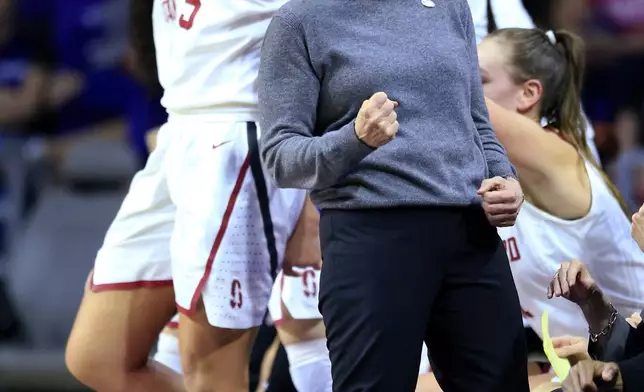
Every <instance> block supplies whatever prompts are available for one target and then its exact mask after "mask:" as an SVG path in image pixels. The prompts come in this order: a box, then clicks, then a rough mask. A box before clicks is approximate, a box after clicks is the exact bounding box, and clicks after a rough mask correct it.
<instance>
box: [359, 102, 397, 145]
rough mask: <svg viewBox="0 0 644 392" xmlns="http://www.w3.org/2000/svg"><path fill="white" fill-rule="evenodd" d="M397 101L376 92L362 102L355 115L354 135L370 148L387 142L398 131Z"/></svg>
mask: <svg viewBox="0 0 644 392" xmlns="http://www.w3.org/2000/svg"><path fill="white" fill-rule="evenodd" d="M397 107H398V102H396V101H392V100H390V99H389V97H388V96H387V94H385V93H383V92H377V93H375V94H374V95H372V96H371V98H369V99H368V100H366V101H364V102H363V103H362V106H361V107H360V111H359V112H358V116H357V117H356V123H355V131H356V136H358V139H360V140H361V141H362V142H363V143H364V144H366V145H368V146H369V147H371V148H378V147H380V146H382V145H384V144H387V143H389V141H391V140H392V139H393V138H394V137H396V133H398V120H397V119H398V115H397V114H396V111H395V109H396V108H397Z"/></svg>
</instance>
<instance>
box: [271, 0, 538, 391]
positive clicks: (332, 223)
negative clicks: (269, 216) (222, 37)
mask: <svg viewBox="0 0 644 392" xmlns="http://www.w3.org/2000/svg"><path fill="white" fill-rule="evenodd" d="M259 99H260V111H261V121H260V126H261V129H262V140H261V152H262V157H263V160H264V164H265V165H266V168H267V170H268V172H269V173H270V175H271V176H272V178H273V179H274V180H275V182H276V183H277V184H278V186H280V187H284V188H303V189H308V190H310V191H311V197H312V199H313V201H314V202H315V203H316V204H317V205H318V207H320V208H321V209H322V215H321V218H320V242H321V245H322V254H323V260H324V265H323V267H322V268H323V269H322V278H321V279H322V280H321V287H320V310H321V312H322V315H323V318H324V323H325V325H326V327H327V338H328V347H329V351H330V357H331V362H332V373H333V384H334V388H333V389H334V391H339V392H349V391H351V392H354V391H356V392H357V391H381V392H407V391H414V389H415V385H416V377H417V372H418V366H419V357H420V351H421V342H422V341H423V340H425V341H426V342H427V344H428V346H429V350H430V352H431V355H432V361H433V362H434V364H435V365H436V366H437V367H438V368H440V370H441V377H439V381H440V383H441V385H442V386H443V389H444V390H447V391H450V392H457V391H463V392H474V391H475V392H488V391H489V392H492V391H494V392H499V391H509V392H510V391H511V392H522V391H528V382H527V374H526V352H525V343H524V337H523V327H522V322H521V313H520V307H519V302H518V298H517V294H516V290H515V288H514V283H513V280H512V276H511V273H510V269H509V264H508V260H507V257H506V254H505V250H504V248H503V245H502V243H501V241H500V240H499V237H498V236H497V234H496V229H495V227H494V226H504V225H512V224H514V220H515V218H516V215H517V213H518V210H519V207H520V205H521V202H522V200H523V194H522V192H521V188H520V186H519V184H518V182H517V181H516V180H515V179H514V177H515V175H516V174H515V170H514V168H513V167H512V165H511V164H510V163H509V161H508V158H507V157H506V155H505V152H504V150H503V147H502V146H501V145H500V144H499V142H498V141H497V139H496V137H495V134H494V130H493V129H492V128H491V126H490V123H489V121H488V114H487V109H486V107H485V100H484V97H483V90H482V86H481V80H480V76H479V69H478V59H477V55H476V44H475V38H474V28H473V23H472V17H471V15H470V11H469V8H468V5H467V2H466V0H435V1H430V0H292V1H291V2H289V3H287V4H286V5H285V6H284V7H283V8H282V9H281V10H280V11H279V12H278V13H277V15H276V16H275V18H274V19H273V21H272V22H271V24H270V26H269V28H268V31H267V33H266V38H265V41H264V46H263V49H262V58H261V66H260V74H259ZM526 148H528V146H526Z"/></svg>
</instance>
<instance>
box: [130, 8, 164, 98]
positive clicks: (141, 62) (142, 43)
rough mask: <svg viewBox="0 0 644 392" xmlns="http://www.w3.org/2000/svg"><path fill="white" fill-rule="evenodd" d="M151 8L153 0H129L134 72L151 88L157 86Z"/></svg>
mask: <svg viewBox="0 0 644 392" xmlns="http://www.w3.org/2000/svg"><path fill="white" fill-rule="evenodd" d="M153 8H154V0H130V42H131V46H132V50H133V52H134V59H135V61H134V67H135V70H136V74H137V75H138V76H140V77H141V78H143V79H144V80H143V82H144V83H146V84H147V85H149V86H150V87H151V88H158V83H159V82H158V77H157V63H156V49H155V46H154V30H153V26H152V11H153Z"/></svg>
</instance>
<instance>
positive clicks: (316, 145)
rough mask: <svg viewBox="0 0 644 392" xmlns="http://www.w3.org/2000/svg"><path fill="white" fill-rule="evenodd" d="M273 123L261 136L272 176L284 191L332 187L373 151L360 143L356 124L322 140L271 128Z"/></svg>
mask: <svg viewBox="0 0 644 392" xmlns="http://www.w3.org/2000/svg"><path fill="white" fill-rule="evenodd" d="M270 123H271V122H270V121H268V122H267V123H265V124H267V128H268V131H267V132H266V133H265V134H264V135H265V136H263V137H262V158H263V160H264V165H265V166H266V169H267V170H268V172H269V173H270V175H271V177H272V178H273V179H274V180H275V183H276V184H277V186H279V187H282V188H300V189H321V188H325V187H329V186H332V185H333V184H335V182H336V181H337V180H338V179H339V178H340V177H342V176H343V175H345V174H347V173H348V172H349V171H351V170H352V169H353V168H354V167H355V166H357V164H358V163H359V162H360V161H361V160H362V159H364V157H366V156H367V155H368V154H369V153H371V152H372V151H373V150H372V149H371V148H370V147H368V146H366V145H365V144H363V143H362V142H360V141H359V140H358V138H357V136H356V135H355V132H354V130H353V126H354V125H353V122H351V123H349V124H347V125H345V126H344V127H342V128H340V129H339V130H337V131H333V132H328V133H326V134H325V135H324V136H321V137H314V136H304V135H301V134H298V132H294V131H293V130H289V129H284V128H282V129H280V128H279V127H274V126H273V127H271V125H270ZM285 128H286V127H285ZM265 129H266V128H265Z"/></svg>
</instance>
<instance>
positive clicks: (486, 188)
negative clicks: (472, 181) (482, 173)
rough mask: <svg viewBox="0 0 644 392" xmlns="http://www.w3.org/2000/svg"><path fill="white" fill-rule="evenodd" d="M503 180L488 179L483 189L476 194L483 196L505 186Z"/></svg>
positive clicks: (499, 178) (484, 181) (482, 184)
mask: <svg viewBox="0 0 644 392" xmlns="http://www.w3.org/2000/svg"><path fill="white" fill-rule="evenodd" d="M502 180H503V179H502V178H501V177H494V178H487V179H485V180H483V182H482V183H481V187H480V188H479V190H478V191H476V193H478V194H479V195H483V194H484V193H485V192H488V191H491V190H493V189H494V188H496V187H498V186H501V185H502V184H503V183H502Z"/></svg>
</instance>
